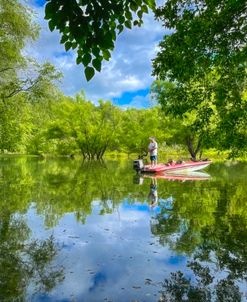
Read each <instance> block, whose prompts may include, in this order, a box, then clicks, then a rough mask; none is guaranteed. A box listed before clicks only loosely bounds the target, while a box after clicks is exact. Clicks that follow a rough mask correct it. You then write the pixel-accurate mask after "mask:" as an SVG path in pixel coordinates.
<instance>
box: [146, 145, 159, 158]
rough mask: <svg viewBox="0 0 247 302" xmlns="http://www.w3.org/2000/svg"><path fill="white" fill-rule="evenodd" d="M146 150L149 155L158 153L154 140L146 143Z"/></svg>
mask: <svg viewBox="0 0 247 302" xmlns="http://www.w3.org/2000/svg"><path fill="white" fill-rule="evenodd" d="M148 150H149V152H150V155H151V156H153V155H157V154H158V144H157V143H156V142H152V143H150V144H149V145H148Z"/></svg>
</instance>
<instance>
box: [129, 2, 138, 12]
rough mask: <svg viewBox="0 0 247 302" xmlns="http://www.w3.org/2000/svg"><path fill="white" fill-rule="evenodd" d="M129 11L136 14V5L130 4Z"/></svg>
mask: <svg viewBox="0 0 247 302" xmlns="http://www.w3.org/2000/svg"><path fill="white" fill-rule="evenodd" d="M130 9H131V10H132V11H134V12H136V11H137V9H138V5H136V4H135V3H130Z"/></svg>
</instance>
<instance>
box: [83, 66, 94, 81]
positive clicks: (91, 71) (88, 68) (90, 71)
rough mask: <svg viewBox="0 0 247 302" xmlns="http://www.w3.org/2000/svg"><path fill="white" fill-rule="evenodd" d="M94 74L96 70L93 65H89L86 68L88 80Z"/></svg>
mask: <svg viewBox="0 0 247 302" xmlns="http://www.w3.org/2000/svg"><path fill="white" fill-rule="evenodd" d="M94 74H95V71H94V68H93V67H89V66H88V67H86V68H85V76H86V79H87V81H90V80H91V79H92V77H93V76H94Z"/></svg>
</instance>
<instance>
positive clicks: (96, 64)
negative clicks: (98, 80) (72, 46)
mask: <svg viewBox="0 0 247 302" xmlns="http://www.w3.org/2000/svg"><path fill="white" fill-rule="evenodd" d="M92 64H93V67H94V68H95V69H96V70H97V71H100V70H101V61H100V60H99V59H97V58H95V59H93V61H92Z"/></svg>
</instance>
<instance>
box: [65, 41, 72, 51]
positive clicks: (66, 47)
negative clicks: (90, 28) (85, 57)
mask: <svg viewBox="0 0 247 302" xmlns="http://www.w3.org/2000/svg"><path fill="white" fill-rule="evenodd" d="M71 47H72V43H71V42H66V43H65V50H66V51H68V50H69V49H70V48H71Z"/></svg>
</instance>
